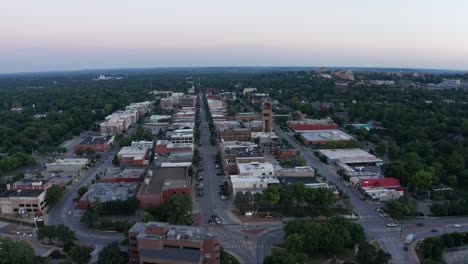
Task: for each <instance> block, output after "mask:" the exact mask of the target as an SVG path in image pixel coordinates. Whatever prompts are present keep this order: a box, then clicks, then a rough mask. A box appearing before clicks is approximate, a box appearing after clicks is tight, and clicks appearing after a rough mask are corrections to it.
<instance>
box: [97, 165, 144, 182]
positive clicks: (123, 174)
mask: <svg viewBox="0 0 468 264" xmlns="http://www.w3.org/2000/svg"><path fill="white" fill-rule="evenodd" d="M145 172H146V169H144V168H132V167H127V168H125V169H124V170H122V169H121V168H118V167H112V168H108V169H106V171H105V173H104V177H103V178H104V179H115V178H140V177H141V176H142V175H143V174H144V173H145Z"/></svg>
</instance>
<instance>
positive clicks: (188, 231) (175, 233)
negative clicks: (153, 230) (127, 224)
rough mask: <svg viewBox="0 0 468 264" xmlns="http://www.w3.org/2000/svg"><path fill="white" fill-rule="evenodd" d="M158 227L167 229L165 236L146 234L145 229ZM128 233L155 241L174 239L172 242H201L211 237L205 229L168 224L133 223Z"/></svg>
mask: <svg viewBox="0 0 468 264" xmlns="http://www.w3.org/2000/svg"><path fill="white" fill-rule="evenodd" d="M151 226H155V227H159V228H164V227H168V231H167V232H166V234H164V235H162V236H159V235H154V234H149V233H147V232H146V227H151ZM129 232H132V233H139V235H138V237H139V238H151V239H155V240H160V239H174V240H192V241H201V240H202V239H203V238H204V237H207V236H211V235H210V234H208V233H207V229H206V228H200V227H197V226H182V225H169V224H168V223H163V222H148V223H142V222H137V223H135V225H134V226H132V228H130V230H129Z"/></svg>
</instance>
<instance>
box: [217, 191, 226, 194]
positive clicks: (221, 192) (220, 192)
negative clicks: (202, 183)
mask: <svg viewBox="0 0 468 264" xmlns="http://www.w3.org/2000/svg"><path fill="white" fill-rule="evenodd" d="M218 194H219V195H226V192H223V191H219V192H218Z"/></svg>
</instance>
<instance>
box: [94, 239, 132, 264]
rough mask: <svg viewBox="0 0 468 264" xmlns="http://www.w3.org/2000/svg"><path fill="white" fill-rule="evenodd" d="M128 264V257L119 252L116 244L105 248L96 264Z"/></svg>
mask: <svg viewBox="0 0 468 264" xmlns="http://www.w3.org/2000/svg"><path fill="white" fill-rule="evenodd" d="M126 263H128V256H127V254H126V253H124V252H122V251H121V250H120V247H119V246H118V245H117V244H116V243H112V244H109V245H107V246H105V247H104V248H103V249H102V250H101V252H99V257H98V261H97V264H126Z"/></svg>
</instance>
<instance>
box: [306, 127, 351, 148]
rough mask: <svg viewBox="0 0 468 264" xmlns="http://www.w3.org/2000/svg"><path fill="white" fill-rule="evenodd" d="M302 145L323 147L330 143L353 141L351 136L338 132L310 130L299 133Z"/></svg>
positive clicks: (335, 130) (336, 130)
mask: <svg viewBox="0 0 468 264" xmlns="http://www.w3.org/2000/svg"><path fill="white" fill-rule="evenodd" d="M301 139H302V141H303V142H304V144H306V145H307V144H311V145H324V144H327V143H330V142H344V141H349V140H351V139H353V137H352V136H351V135H348V134H347V133H345V132H343V131H341V130H338V129H333V130H310V131H304V132H303V133H301Z"/></svg>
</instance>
